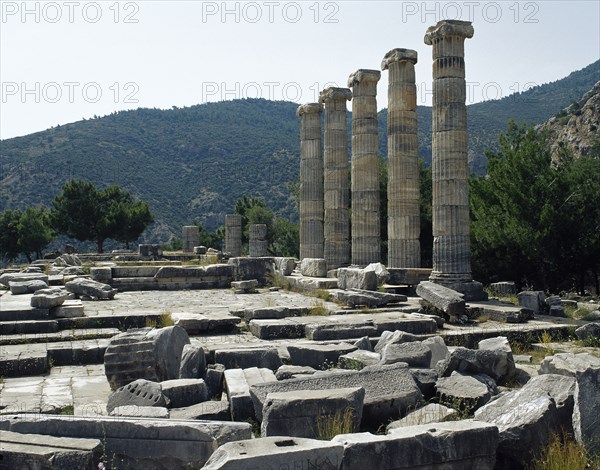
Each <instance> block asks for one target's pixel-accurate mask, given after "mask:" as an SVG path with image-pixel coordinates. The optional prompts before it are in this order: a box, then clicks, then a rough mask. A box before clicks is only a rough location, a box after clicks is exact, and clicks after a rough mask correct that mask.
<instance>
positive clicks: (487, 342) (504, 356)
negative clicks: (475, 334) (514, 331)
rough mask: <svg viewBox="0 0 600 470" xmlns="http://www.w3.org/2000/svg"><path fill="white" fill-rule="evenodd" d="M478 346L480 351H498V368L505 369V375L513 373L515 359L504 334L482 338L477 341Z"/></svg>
mask: <svg viewBox="0 0 600 470" xmlns="http://www.w3.org/2000/svg"><path fill="white" fill-rule="evenodd" d="M478 346H479V350H481V351H496V352H498V353H500V357H501V363H499V364H498V367H497V368H498V370H500V371H506V374H505V375H506V376H510V375H512V374H513V373H514V371H515V360H514V358H513V354H512V349H511V347H510V343H509V342H508V338H506V337H505V336H497V337H495V338H487V339H483V340H481V341H479V344H478Z"/></svg>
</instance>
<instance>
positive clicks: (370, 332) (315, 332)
mask: <svg viewBox="0 0 600 470" xmlns="http://www.w3.org/2000/svg"><path fill="white" fill-rule="evenodd" d="M304 335H305V336H306V337H307V338H308V339H312V340H314V341H325V340H331V339H350V338H358V337H361V336H376V335H377V328H376V327H375V326H374V325H373V322H366V323H365V322H358V321H357V322H354V323H351V322H344V323H339V324H323V323H315V324H308V325H306V326H305V327H304Z"/></svg>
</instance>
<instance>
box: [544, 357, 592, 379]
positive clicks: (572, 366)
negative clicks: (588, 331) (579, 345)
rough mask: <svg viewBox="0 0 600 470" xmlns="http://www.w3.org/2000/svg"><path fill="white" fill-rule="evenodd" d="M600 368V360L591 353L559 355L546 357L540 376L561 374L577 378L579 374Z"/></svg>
mask: <svg viewBox="0 0 600 470" xmlns="http://www.w3.org/2000/svg"><path fill="white" fill-rule="evenodd" d="M591 367H592V368H598V367H600V359H599V358H597V357H595V356H592V355H591V354H589V353H579V354H573V353H558V354H555V355H554V356H549V357H545V358H544V359H543V360H542V362H541V363H540V367H539V369H538V371H539V373H540V374H560V375H567V376H570V377H575V374H576V373H577V372H583V371H585V370H587V369H588V368H591Z"/></svg>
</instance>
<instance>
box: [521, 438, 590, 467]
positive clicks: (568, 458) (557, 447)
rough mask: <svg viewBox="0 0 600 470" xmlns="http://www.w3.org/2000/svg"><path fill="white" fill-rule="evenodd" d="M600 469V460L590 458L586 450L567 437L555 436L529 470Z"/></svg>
mask: <svg viewBox="0 0 600 470" xmlns="http://www.w3.org/2000/svg"><path fill="white" fill-rule="evenodd" d="M585 469H593V470H598V469H600V458H595V459H592V458H590V457H589V456H588V455H587V453H586V451H585V449H584V448H583V447H582V446H581V445H579V444H578V443H577V442H575V441H573V440H572V439H570V438H569V437H567V436H562V437H561V436H559V435H558V434H555V435H554V436H553V437H552V439H551V440H550V442H549V443H548V445H547V446H546V448H545V449H544V451H543V452H542V454H541V455H540V456H539V457H538V458H537V459H536V460H535V461H534V462H533V464H532V465H531V467H529V470H585Z"/></svg>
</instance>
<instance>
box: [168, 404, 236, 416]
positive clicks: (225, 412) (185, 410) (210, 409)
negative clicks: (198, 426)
mask: <svg viewBox="0 0 600 470" xmlns="http://www.w3.org/2000/svg"><path fill="white" fill-rule="evenodd" d="M170 418H171V419H199V420H213V421H231V412H230V411H229V402H228V401H216V400H208V401H205V402H202V403H197V404H195V405H191V406H185V407H182V408H172V409H171V410H170Z"/></svg>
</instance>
